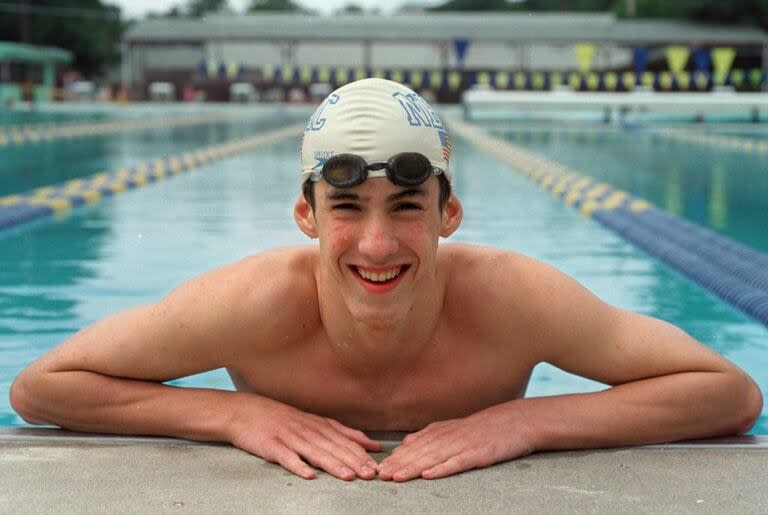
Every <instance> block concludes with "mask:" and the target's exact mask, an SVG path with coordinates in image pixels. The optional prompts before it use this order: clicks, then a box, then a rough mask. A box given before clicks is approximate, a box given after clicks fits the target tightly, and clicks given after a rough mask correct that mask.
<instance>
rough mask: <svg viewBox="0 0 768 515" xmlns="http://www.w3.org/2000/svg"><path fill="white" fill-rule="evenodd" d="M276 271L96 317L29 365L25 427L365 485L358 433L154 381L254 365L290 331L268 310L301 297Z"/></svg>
mask: <svg viewBox="0 0 768 515" xmlns="http://www.w3.org/2000/svg"><path fill="white" fill-rule="evenodd" d="M276 261H281V262H282V261H284V260H283V259H282V258H278V259H277V260H276ZM278 265H279V263H275V262H274V261H273V262H271V263H270V262H269V260H268V259H266V260H262V261H258V262H256V263H255V264H254V266H251V267H250V268H249V269H247V273H245V274H244V276H243V275H239V276H238V275H236V274H235V275H233V274H232V273H229V272H227V270H226V269H223V270H220V271H214V272H212V273H209V274H205V275H204V276H201V277H200V278H197V279H195V280H193V281H190V282H188V283H186V284H184V285H182V286H181V287H180V288H178V289H177V290H176V291H174V292H172V293H171V294H170V295H169V296H168V297H166V298H165V299H163V300H162V301H161V302H158V303H156V304H151V305H147V306H142V307H138V308H134V309H130V310H128V311H125V312H122V313H118V314H116V315H113V316H111V317H108V318H106V319H104V320H102V321H99V322H96V323H95V324H93V325H91V326H89V327H87V328H86V329H84V330H82V331H80V332H79V333H77V334H75V335H74V336H73V337H72V338H70V339H69V340H67V341H66V342H64V343H63V344H62V345H60V346H59V347H57V348H55V349H54V350H52V351H51V352H49V353H48V354H46V355H44V356H43V357H42V358H40V359H39V360H37V361H36V362H34V363H32V364H31V365H30V366H29V367H28V368H27V369H25V370H24V371H23V372H22V373H21V374H20V375H19V376H18V377H17V378H16V381H15V382H14V383H13V385H12V387H11V404H12V405H13V407H14V409H15V410H16V411H17V412H18V413H19V414H20V415H21V416H22V417H23V418H24V419H25V420H27V421H28V422H30V423H32V424H54V425H58V426H61V427H64V428H67V429H72V430H76V431H86V432H104V433H119V434H138V435H161V436H172V437H178V438H185V439H189V440H201V441H221V442H229V443H232V444H233V445H235V446H237V447H239V448H240V449H242V450H244V451H247V452H249V453H251V454H255V455H257V456H260V457H262V458H264V459H266V460H268V461H271V462H277V463H280V465H282V466H283V467H284V468H286V469H287V470H289V471H291V472H293V473H294V474H297V475H299V476H301V477H303V478H307V479H309V478H312V477H315V476H316V472H315V471H314V469H312V468H311V467H309V466H308V465H307V463H306V462H309V463H311V464H312V465H315V466H317V467H319V468H322V469H324V470H325V471H327V472H329V473H330V474H333V475H334V476H336V477H338V478H340V479H346V480H349V479H352V478H353V477H355V475H357V476H358V477H361V478H365V479H371V478H372V477H373V475H374V474H375V472H374V471H375V465H376V463H375V461H373V460H372V459H371V458H370V457H369V456H368V455H367V454H366V450H372V451H379V450H381V445H380V444H379V443H378V442H375V441H373V440H371V439H370V438H368V437H367V436H366V435H365V434H364V433H363V432H362V431H358V430H356V429H353V428H349V427H347V426H344V425H342V424H341V423H339V422H338V421H336V420H332V419H330V418H326V417H321V416H318V415H314V414H311V413H306V412H303V411H301V410H299V409H297V408H294V407H292V406H289V405H287V404H284V403H281V402H278V401H276V400H273V399H269V398H267V397H264V396H261V395H257V394H253V393H247V392H231V391H223V390H215V389H203V388H178V387H172V386H168V385H164V384H161V383H162V382H165V381H169V380H172V379H175V378H178V377H182V376H188V375H191V374H195V373H199V372H204V371H208V370H213V369H216V368H220V367H233V366H234V365H239V364H241V362H242V360H243V359H244V357H248V358H250V359H258V356H259V355H261V352H262V351H261V350H260V349H262V348H263V347H262V346H264V345H269V344H270V343H271V342H274V341H275V339H274V338H270V335H274V334H281V335H284V334H285V331H282V330H281V329H282V326H279V325H278V326H277V327H276V326H275V323H276V320H279V319H280V317H277V316H275V313H276V312H278V311H279V310H280V309H285V310H286V311H287V312H289V313H292V312H295V311H296V310H295V309H294V307H295V306H294V305H293V304H292V302H294V303H295V302H300V303H301V302H305V301H304V300H303V299H306V298H307V297H308V296H307V295H301V293H297V288H296V283H295V281H294V282H291V281H290V278H289V279H288V280H286V279H285V274H284V273H281V271H284V269H285V267H282V268H281V267H280V266H278ZM228 285H234V287H228ZM237 285H245V290H248V289H249V288H253V289H254V292H251V293H249V292H248V291H243V288H240V289H238V288H237V287H236V286H237ZM286 292H287V293H286ZM284 293H285V294H284ZM297 298H298V300H297ZM299 307H300V308H301V307H302V306H299ZM307 311H308V310H306V309H304V311H303V312H307ZM289 323H290V325H291V326H292V327H296V324H295V320H294V319H293V318H291V319H290V320H289ZM302 458H303V459H304V460H306V462H305V461H303V460H302Z"/></svg>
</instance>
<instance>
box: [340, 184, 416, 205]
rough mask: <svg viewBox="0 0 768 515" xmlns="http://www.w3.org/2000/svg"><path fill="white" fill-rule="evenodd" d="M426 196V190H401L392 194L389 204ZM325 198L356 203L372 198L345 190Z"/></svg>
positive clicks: (414, 188)
mask: <svg viewBox="0 0 768 515" xmlns="http://www.w3.org/2000/svg"><path fill="white" fill-rule="evenodd" d="M426 196H427V192H426V190H424V188H421V187H412V188H407V189H404V190H400V191H398V192H396V193H392V194H390V195H389V196H387V202H397V201H398V200H401V199H404V198H407V197H426ZM325 198H326V199H327V200H331V201H334V200H335V201H338V200H352V201H355V202H368V201H369V200H370V197H361V196H360V195H358V194H357V193H353V192H351V191H348V190H343V189H335V190H331V191H329V192H328V193H326V194H325Z"/></svg>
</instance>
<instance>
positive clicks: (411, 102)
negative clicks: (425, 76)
mask: <svg viewBox="0 0 768 515" xmlns="http://www.w3.org/2000/svg"><path fill="white" fill-rule="evenodd" d="M392 96H393V97H394V98H395V99H396V100H397V101H398V102H400V105H401V106H402V108H403V109H404V110H405V115H406V116H407V117H408V123H409V124H410V125H411V126H412V127H433V128H435V129H445V126H444V125H443V122H441V121H440V119H439V118H438V117H437V116H436V115H435V112H434V111H432V108H431V107H429V104H427V103H426V102H425V101H424V99H423V98H421V97H420V96H419V95H417V94H416V93H407V94H405V95H404V94H402V93H393V94H392Z"/></svg>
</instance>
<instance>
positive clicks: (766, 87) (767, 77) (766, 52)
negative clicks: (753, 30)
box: [760, 43, 768, 91]
mask: <svg viewBox="0 0 768 515" xmlns="http://www.w3.org/2000/svg"><path fill="white" fill-rule="evenodd" d="M760 89H761V90H762V91H768V43H766V44H763V82H762V86H761V87H760Z"/></svg>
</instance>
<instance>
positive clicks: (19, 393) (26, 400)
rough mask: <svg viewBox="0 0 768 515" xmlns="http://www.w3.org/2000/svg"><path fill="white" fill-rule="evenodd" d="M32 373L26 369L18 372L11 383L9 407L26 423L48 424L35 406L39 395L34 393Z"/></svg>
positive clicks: (37, 403)
mask: <svg viewBox="0 0 768 515" xmlns="http://www.w3.org/2000/svg"><path fill="white" fill-rule="evenodd" d="M32 375H33V374H32V373H31V372H30V371H29V370H28V369H27V370H25V371H23V372H22V373H21V374H19V375H18V376H17V377H16V379H15V380H14V381H13V383H12V384H11V391H10V395H9V397H10V401H11V407H12V408H13V409H14V411H15V412H16V413H18V414H19V416H20V417H21V418H22V419H23V420H24V421H25V422H26V423H28V424H33V425H44V424H50V422H48V421H47V420H45V419H43V418H42V416H41V413H39V409H38V408H37V406H38V405H39V404H40V403H39V396H38V395H36V394H35V388H34V386H33V383H34V378H33V377H30V376H32Z"/></svg>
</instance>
